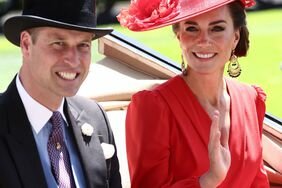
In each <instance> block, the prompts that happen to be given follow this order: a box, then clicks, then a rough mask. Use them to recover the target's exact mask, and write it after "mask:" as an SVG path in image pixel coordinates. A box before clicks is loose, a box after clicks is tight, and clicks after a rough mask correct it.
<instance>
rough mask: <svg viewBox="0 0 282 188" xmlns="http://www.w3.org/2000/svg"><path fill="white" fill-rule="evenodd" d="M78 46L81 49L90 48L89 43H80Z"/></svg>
mask: <svg viewBox="0 0 282 188" xmlns="http://www.w3.org/2000/svg"><path fill="white" fill-rule="evenodd" d="M78 47H79V48H80V49H83V50H89V49H90V48H91V43H81V44H79V46H78Z"/></svg>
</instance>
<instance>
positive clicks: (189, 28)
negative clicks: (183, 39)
mask: <svg viewBox="0 0 282 188" xmlns="http://www.w3.org/2000/svg"><path fill="white" fill-rule="evenodd" d="M185 30H186V31H189V32H194V31H198V29H197V28H196V27H194V26H189V27H187V28H186V29H185Z"/></svg>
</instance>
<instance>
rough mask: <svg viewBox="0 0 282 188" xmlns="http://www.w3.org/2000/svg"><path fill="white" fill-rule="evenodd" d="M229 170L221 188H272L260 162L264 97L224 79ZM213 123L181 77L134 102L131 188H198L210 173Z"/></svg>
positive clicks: (129, 130)
mask: <svg viewBox="0 0 282 188" xmlns="http://www.w3.org/2000/svg"><path fill="white" fill-rule="evenodd" d="M226 83H227V88H228V92H229V95H230V99H231V106H230V109H231V112H230V113H231V114H230V117H231V120H230V134H229V148H230V152H231V166H230V169H229V171H228V174H227V176H226V178H225V180H224V181H223V182H222V184H221V185H220V186H219V187H221V188H250V187H252V188H265V187H269V184H268V180H267V176H266V173H265V171H264V168H263V165H262V164H263V163H262V162H263V160H262V144H261V135H262V123H263V118H264V113H265V103H264V101H265V94H264V92H263V91H262V90H261V89H260V88H257V87H252V86H248V85H246V84H242V83H239V82H237V81H235V80H233V79H226ZM210 125H211V119H210V118H209V116H208V114H207V113H206V112H205V111H204V109H203V108H202V107H201V105H200V103H199V102H198V101H197V99H196V97H195V95H194V94H193V93H192V91H191V90H190V89H189V87H188V86H187V84H186V83H185V81H184V80H183V78H182V77H181V76H176V77H174V78H172V79H170V80H169V81H167V82H165V83H164V84H162V85H160V86H158V87H157V88H155V89H154V90H152V91H141V92H138V93H137V94H135V95H134V96H133V97H132V102H131V104H130V106H129V108H128V111H127V118H126V144H127V156H128V164H129V172H130V177H131V187H132V188H137V187H138V188H161V187H162V188H165V187H166V188H186V187H192V188H196V187H200V185H199V177H200V176H201V175H203V174H204V173H205V172H207V171H208V169H209V158H208V141H209V133H210Z"/></svg>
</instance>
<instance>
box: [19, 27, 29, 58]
mask: <svg viewBox="0 0 282 188" xmlns="http://www.w3.org/2000/svg"><path fill="white" fill-rule="evenodd" d="M31 43H32V40H31V36H30V34H29V33H28V32H27V31H23V32H21V36H20V47H21V50H22V53H23V56H26V55H28V54H29V48H30V45H31Z"/></svg>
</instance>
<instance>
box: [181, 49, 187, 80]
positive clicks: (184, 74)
mask: <svg viewBox="0 0 282 188" xmlns="http://www.w3.org/2000/svg"><path fill="white" fill-rule="evenodd" d="M181 61H182V62H181V71H182V75H183V76H187V67H186V66H185V63H184V60H183V55H182V54H181Z"/></svg>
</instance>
